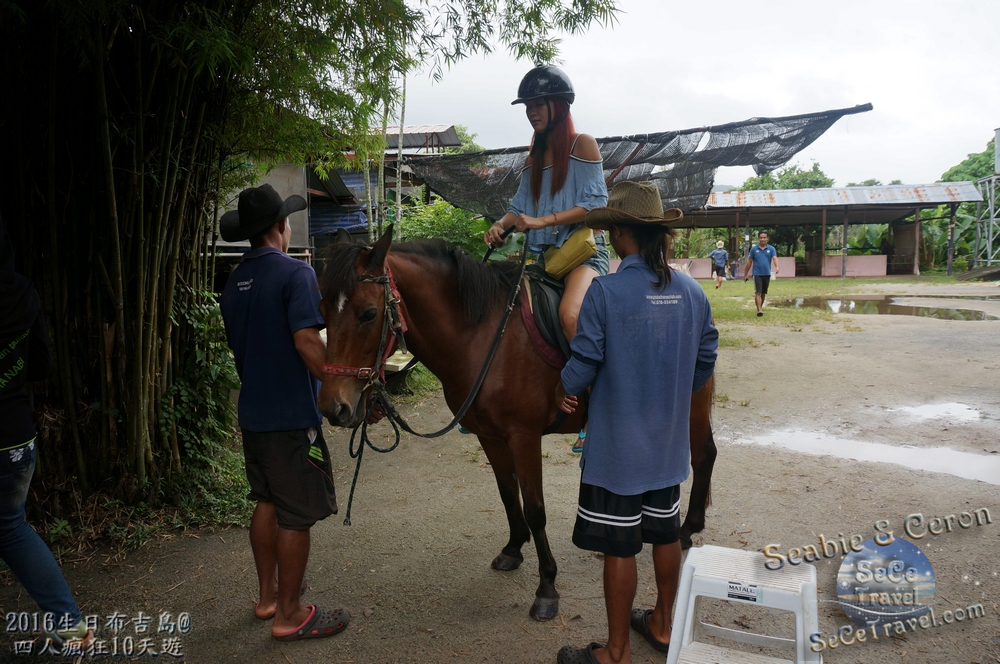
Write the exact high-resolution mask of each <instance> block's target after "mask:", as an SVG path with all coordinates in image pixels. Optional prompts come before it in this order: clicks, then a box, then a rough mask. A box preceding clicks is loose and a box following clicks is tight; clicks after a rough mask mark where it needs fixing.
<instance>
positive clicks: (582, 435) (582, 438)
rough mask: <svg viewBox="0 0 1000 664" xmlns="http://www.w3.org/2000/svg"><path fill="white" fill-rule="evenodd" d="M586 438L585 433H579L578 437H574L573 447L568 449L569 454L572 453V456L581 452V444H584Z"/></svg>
mask: <svg viewBox="0 0 1000 664" xmlns="http://www.w3.org/2000/svg"><path fill="white" fill-rule="evenodd" d="M586 438H587V432H586V431H581V432H580V435H579V436H577V437H576V443H575V444H574V445H573V447H571V448H569V450H570V452H572V453H573V454H580V453H581V452H583V444H584V442H586Z"/></svg>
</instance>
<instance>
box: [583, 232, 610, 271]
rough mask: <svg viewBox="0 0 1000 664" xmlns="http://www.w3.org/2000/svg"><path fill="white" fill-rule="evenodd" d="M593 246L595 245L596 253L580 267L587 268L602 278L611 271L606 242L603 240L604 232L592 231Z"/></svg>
mask: <svg viewBox="0 0 1000 664" xmlns="http://www.w3.org/2000/svg"><path fill="white" fill-rule="evenodd" d="M594 244H596V245H597V253H596V254H594V255H593V256H591V257H590V258H588V259H587V260H585V261H583V262H582V263H580V265H581V266H582V267H589V268H590V269H591V270H594V271H595V272H597V274H599V275H601V276H602V277H603V276H604V275H606V274H607V273H608V270H610V269H611V260H610V259H611V257H610V255H609V254H608V241H607V240H606V239H605V238H604V231H594Z"/></svg>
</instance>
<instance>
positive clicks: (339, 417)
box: [333, 402, 352, 425]
mask: <svg viewBox="0 0 1000 664" xmlns="http://www.w3.org/2000/svg"><path fill="white" fill-rule="evenodd" d="M351 415H352V413H351V407H350V406H348V405H347V404H346V403H343V402H341V403H338V404H337V405H336V406H334V409H333V419H334V420H335V421H336V422H337V424H340V425H344V424H347V423H348V422H350V421H351Z"/></svg>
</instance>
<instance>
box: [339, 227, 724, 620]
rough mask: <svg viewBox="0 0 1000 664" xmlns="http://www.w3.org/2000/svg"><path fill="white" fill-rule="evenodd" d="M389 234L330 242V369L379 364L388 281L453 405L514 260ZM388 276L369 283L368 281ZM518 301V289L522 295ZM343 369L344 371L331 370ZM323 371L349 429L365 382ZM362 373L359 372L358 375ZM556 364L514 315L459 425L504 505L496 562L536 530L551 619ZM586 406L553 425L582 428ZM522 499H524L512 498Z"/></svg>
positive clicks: (700, 494) (543, 603) (705, 442)
mask: <svg viewBox="0 0 1000 664" xmlns="http://www.w3.org/2000/svg"><path fill="white" fill-rule="evenodd" d="M390 244H391V231H390V232H387V233H386V234H385V235H383V236H382V238H381V239H380V240H379V241H378V242H377V243H376V244H375V246H374V247H364V246H362V245H358V244H350V243H338V244H334V245H332V246H331V247H330V249H329V253H328V255H327V267H326V269H325V271H324V274H323V277H322V279H321V281H320V288H321V290H322V295H323V300H322V303H321V305H320V308H321V311H322V314H323V318H324V320H325V321H326V326H327V359H326V361H327V362H328V363H331V364H328V367H331V366H332V363H333V361H334V359H336V362H337V363H338V364H339V365H355V366H365V365H368V366H372V365H377V363H378V361H377V359H376V356H377V355H378V354H379V352H380V351H381V350H382V349H381V348H380V340H381V339H382V338H384V337H385V329H386V328H384V327H383V317H385V316H386V315H387V304H386V297H387V293H388V292H389V285H388V284H392V283H393V281H394V284H395V285H396V286H397V287H398V293H399V296H400V297H399V299H400V304H399V311H400V314H401V315H402V318H403V320H405V322H406V324H407V326H408V330H407V331H406V333H405V341H406V345H407V347H408V348H409V350H410V351H411V352H412V353H413V355H414V357H416V358H417V359H418V360H419V361H420V362H422V363H423V364H424V366H426V367H427V369H429V370H430V371H431V372H432V373H433V374H434V375H435V376H437V377H438V378H439V379H440V380H441V385H442V387H443V389H444V397H445V400H446V401H447V403H448V407H449V408H451V410H452V412H455V411H457V410H458V409H459V407H460V405H461V404H462V402H463V401H464V400H465V399H466V397H467V395H468V394H469V392H470V389H471V388H472V386H473V385H474V383H475V381H476V378H477V376H478V374H479V371H480V369H481V367H482V366H483V363H484V362H485V361H486V356H487V352H488V349H489V346H490V341H491V340H492V338H493V336H494V334H495V333H496V330H497V327H498V325H499V324H500V321H501V317H502V314H503V311H504V304H505V302H506V300H507V298H508V297H509V295H510V289H511V288H512V287H513V286H514V282H515V281H516V279H517V275H518V265H517V264H516V263H513V262H499V263H491V264H487V265H483V264H481V263H479V262H478V261H475V260H474V259H472V258H471V257H469V256H468V254H466V253H465V252H463V251H462V250H460V249H457V248H455V247H452V246H450V245H448V244H447V243H445V242H443V241H441V240H421V241H417V242H410V243H404V244H399V245H396V246H394V247H393V250H392V253H390V252H389V247H390ZM386 276H389V277H390V279H389V280H386V279H382V281H383V282H386V283H385V284H380V283H373V282H372V281H371V279H372V278H376V279H377V278H379V277H386ZM522 297H523V294H522ZM339 368H343V367H339ZM338 373H340V374H341V375H327V376H325V377H324V380H323V385H322V389H321V391H320V395H319V409H320V411H321V412H322V413H323V415H325V416H326V417H327V418H328V419H329V420H330V422H331V423H332V424H334V425H339V426H344V427H352V426H355V425H357V424H359V423H360V421H361V419H362V418H363V417H364V411H365V408H363V407H362V403H363V402H362V397H363V396H364V392H365V390H366V388H367V387H368V386H369V383H368V382H367V381H366V380H363V379H359V378H358V376H357V375H343V374H346V373H347V372H346V371H344V372H338ZM363 376H364V377H365V378H367V376H368V374H367V373H365V374H364V375H363ZM558 382H559V372H558V371H557V370H556V369H553V368H552V367H550V366H549V365H547V364H546V363H545V362H543V361H542V359H541V357H540V356H539V355H538V354H537V353H536V352H535V350H534V348H533V347H532V343H531V340H530V339H529V337H528V333H527V331H526V330H525V328H524V325H523V323H522V322H521V321H520V319H519V317H518V316H517V315H516V314H515V315H514V316H512V319H511V320H510V321H509V324H508V325H507V329H506V331H505V333H504V335H503V338H502V340H501V341H500V344H499V346H498V347H497V350H496V356H495V358H494V359H493V363H492V365H491V366H490V370H489V373H488V374H487V376H486V379H485V381H484V382H483V384H482V387H481V389H480V391H479V394H478V395H477V397H476V399H475V401H474V402H473V403H472V406H471V408H470V409H469V410H468V411H467V413H466V415H465V416H464V417H463V418H462V425H463V426H464V427H465V428H466V429H468V430H469V431H471V432H473V433H475V434H476V435H477V436H478V437H479V442H480V444H481V445H482V447H483V450H484V451H485V452H486V455H487V457H488V458H489V460H490V464H491V465H492V467H493V472H494V474H495V475H496V480H497V486H498V487H499V489H500V498H501V499H502V500H503V505H504V509H505V510H506V512H507V522H508V523H509V525H510V539H509V540H508V541H507V544H506V545H505V546H504V547H503V550H502V551H501V552H500V554H499V555H498V556H497V557H496V558H495V559H494V560H493V568H494V569H497V570H501V571H507V570H513V569H517V567H518V566H520V564H521V562H522V561H523V560H524V557H523V555H522V554H521V547H522V546H523V545H524V544H525V543H526V542H527V541H528V540H529V539H530V538H531V536H534V538H535V549H536V552H537V554H538V572H539V577H540V580H539V583H538V589H537V591H536V592H535V601H534V603H533V604H532V607H531V610H530V615H531V616H532V617H533V618H535V619H537V620H549V619H551V618H554V617H555V616H556V615H557V614H558V612H559V593H558V592H556V589H555V577H556V561H555V559H554V558H553V556H552V552H551V551H550V549H549V541H548V537H547V536H546V534H545V502H544V500H543V497H542V455H541V437H542V432H543V431H544V430H545V429H546V427H547V426H549V424H550V423H552V422H553V421H554V419H555V417H556V410H557V406H556V400H555V394H556V385H557V383H558ZM711 402H712V382H711V381H710V382H709V384H708V385H706V386H705V387H704V388H703V389H702V390H701V391H700V392H698V393H696V394H695V395H694V396H693V397H692V400H691V452H692V454H691V461H692V465H693V467H694V482H693V486H692V491H691V502H690V505H689V507H688V513H687V518H686V520H685V522H684V526H683V540H686V545H687V546H690V535H691V533H695V532H699V531H701V530H702V529H703V528H704V526H705V508H706V506H707V504H708V499H709V482H710V479H711V474H712V465H713V463H714V462H715V454H716V449H715V442H714V440H713V438H712V428H711V422H710V420H709V415H710V409H711ZM582 411H583V409H582V408H580V409H578V410H577V412H576V413H574V414H573V415H572V416H570V417H569V418H568V419H567V420H566V421H565V422H564V423H563V426H562V427H561V428H560V429H559V431H560V432H562V433H575V432H577V431H579V430H580V425H581V422H582V415H583V413H582ZM521 499H523V501H524V503H523V507H522V504H521Z"/></svg>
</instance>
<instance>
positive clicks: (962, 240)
mask: <svg viewBox="0 0 1000 664" xmlns="http://www.w3.org/2000/svg"><path fill="white" fill-rule="evenodd" d="M993 145H994V140H990V141H989V143H987V144H986V149H985V150H983V151H982V152H977V153H973V154H970V155H968V156H967V157H966V158H965V159H963V160H962V161H961V162H960V163H958V164H956V165H955V166H952V167H951V168H949V169H948V170H947V171H945V172H944V173H943V174H942V175H941V179H940V180H939V182H973V183H975V182H976V181H978V180H980V179H981V178H984V177H987V176H989V175H992V174H993V165H994V164H993V158H994V155H993ZM921 216H922V217H923V216H924V214H921ZM926 216H927V217H928V219H926V220H923V221H922V223H921V230H922V234H923V247H922V249H923V250H922V251H921V264H922V266H923V267H924V268H926V269H931V270H933V269H936V268H941V267H947V265H948V237H949V226H950V225H951V208H950V206H947V205H939V206H938V207H937V208H935V209H933V210H928V211H926ZM954 238H955V248H954V252H953V253H954V256H956V257H958V258H961V259H962V263H964V264H965V265H966V266H968V264H969V262H970V261H971V259H973V258H975V257H974V256H973V255H972V254H973V253H974V252H975V242H976V205H975V203H963V204H961V205H959V206H958V209H957V210H956V214H955V232H954Z"/></svg>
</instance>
